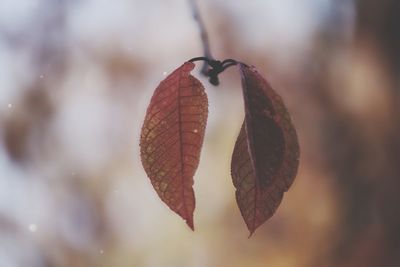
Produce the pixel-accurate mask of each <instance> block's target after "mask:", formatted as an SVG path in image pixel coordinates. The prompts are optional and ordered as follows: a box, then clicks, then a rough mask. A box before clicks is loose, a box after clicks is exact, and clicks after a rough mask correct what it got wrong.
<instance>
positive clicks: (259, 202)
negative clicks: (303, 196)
mask: <svg viewBox="0 0 400 267" xmlns="http://www.w3.org/2000/svg"><path fill="white" fill-rule="evenodd" d="M239 68H240V73H241V78H242V89H243V98H244V104H245V119H244V122H243V125H242V128H241V130H240V134H239V136H238V138H237V140H236V144H235V148H234V151H233V155H232V162H231V173H232V179H233V184H234V186H235V188H236V201H237V203H238V206H239V209H240V212H241V214H242V217H243V219H244V220H245V222H246V225H247V228H248V229H249V231H250V235H251V234H252V233H253V232H254V231H255V229H257V228H258V227H259V226H260V225H261V224H263V223H264V222H265V221H266V220H268V219H269V218H270V217H271V216H272V215H273V214H274V213H275V211H276V209H277V208H278V206H279V204H280V203H281V201H282V197H283V193H284V192H285V191H287V190H288V189H289V187H290V185H291V184H292V183H293V180H294V178H295V176H296V173H297V168H298V164H299V144H298V140H297V134H296V131H295V128H294V126H293V124H292V122H291V119H290V116H289V113H288V111H287V109H286V107H285V106H284V104H283V101H282V99H281V97H280V96H279V95H278V94H277V93H276V92H275V91H274V90H273V89H272V88H271V86H270V85H269V84H268V82H267V81H266V80H265V79H264V78H263V77H262V76H261V75H260V74H259V73H258V72H257V70H256V69H255V68H254V67H248V66H246V65H244V64H239Z"/></svg>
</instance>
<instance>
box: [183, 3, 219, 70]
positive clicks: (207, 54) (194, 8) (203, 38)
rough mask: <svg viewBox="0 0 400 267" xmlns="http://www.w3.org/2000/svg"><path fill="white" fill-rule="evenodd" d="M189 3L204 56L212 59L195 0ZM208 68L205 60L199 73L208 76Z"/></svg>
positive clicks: (204, 28) (205, 31)
mask: <svg viewBox="0 0 400 267" xmlns="http://www.w3.org/2000/svg"><path fill="white" fill-rule="evenodd" d="M189 4H190V8H191V10H192V13H193V17H194V19H195V21H196V22H197V25H198V27H199V29H200V37H201V42H202V44H203V52H204V57H206V58H208V59H209V60H214V57H213V56H212V55H211V50H210V42H209V39H208V34H207V30H206V27H205V26H204V23H203V20H202V18H201V16H200V12H199V7H198V6H197V3H196V0H189ZM209 69H210V65H209V64H208V62H207V61H204V64H203V67H202V68H201V73H203V74H204V75H205V76H208V70H209Z"/></svg>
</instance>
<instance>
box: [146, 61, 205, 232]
mask: <svg viewBox="0 0 400 267" xmlns="http://www.w3.org/2000/svg"><path fill="white" fill-rule="evenodd" d="M193 68H194V63H191V62H186V63H184V64H183V65H182V66H181V67H179V68H178V69H176V70H175V71H174V72H173V73H171V74H170V75H169V76H168V77H167V78H165V80H163V81H162V82H161V83H160V85H159V86H158V87H157V89H156V90H155V92H154V94H153V96H152V98H151V102H150V105H149V107H148V109H147V113H146V117H145V120H144V124H143V127H142V132H141V137H140V155H141V160H142V164H143V167H144V169H145V171H146V173H147V175H148V177H149V178H150V180H151V183H152V185H153V187H154V189H155V190H156V192H157V194H158V195H159V197H160V198H161V200H162V201H164V202H165V203H166V204H167V205H168V207H169V208H170V209H171V210H173V211H174V212H176V213H177V214H179V215H180V216H181V217H182V218H183V219H184V220H186V223H187V224H188V226H189V227H190V228H191V229H192V230H193V229H194V226H193V212H194V208H195V198H194V192H193V176H194V174H195V172H196V169H197V167H198V164H199V158H200V152H201V146H202V144H203V139H204V132H205V127H206V123H207V115H208V100H207V95H206V93H205V91H204V87H203V86H202V84H201V83H200V82H199V81H198V80H197V79H196V78H194V77H193V76H192V75H190V71H191V70H193Z"/></svg>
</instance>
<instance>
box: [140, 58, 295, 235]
mask: <svg viewBox="0 0 400 267" xmlns="http://www.w3.org/2000/svg"><path fill="white" fill-rule="evenodd" d="M235 64H236V63H235ZM237 65H238V66H239V71H240V74H241V79H242V89H243V97H244V107H245V118H244V122H243V125H242V127H241V130H240V133H239V136H238V138H237V140H236V144H235V147H234V150H233V155H232V162H231V174H232V181H233V184H234V186H235V188H236V201H237V204H238V206H239V209H240V212H241V214H242V216H243V219H244V220H245V222H246V225H247V228H248V229H249V231H250V234H252V233H253V232H254V231H255V229H256V228H257V227H259V226H260V225H261V224H263V223H264V222H265V221H266V220H268V219H269V218H270V217H271V216H272V215H273V214H274V212H275V211H276V209H277V207H278V206H279V204H280V202H281V200H282V197H283V193H284V192H285V191H287V190H288V189H289V187H290V185H291V184H292V182H293V180H294V178H295V176H296V172H297V168H298V162H299V145H298V141H297V135H296V131H295V128H294V127H293V124H292V123H291V120H290V116H289V113H288V111H287V109H286V108H285V106H284V104H283V102H282V99H281V97H280V96H279V95H278V94H277V93H276V92H275V91H274V90H273V89H272V88H271V86H270V85H269V84H268V82H267V81H266V80H265V79H264V78H263V77H262V76H261V75H260V74H259V73H258V72H257V71H256V69H255V68H254V67H249V66H247V65H246V64H243V63H237ZM194 66H195V64H194V63H193V62H186V63H184V64H183V65H182V66H181V67H179V68H178V69H176V70H175V71H174V72H173V73H171V74H170V75H169V76H168V77H167V78H165V79H164V80H163V81H162V82H161V83H160V85H159V86H158V87H157V88H156V90H155V92H154V94H153V96H152V98H151V102H150V105H149V107H148V109H147V113H146V117H145V120H144V124H143V127H142V132H141V137H140V152H141V159H142V164H143V167H144V169H145V171H146V173H147V175H148V177H149V178H150V180H151V183H152V185H153V187H154V189H155V190H156V192H157V194H158V195H159V197H160V198H161V200H162V201H164V202H165V203H166V204H167V205H168V206H169V207H170V209H172V210H173V211H174V212H176V213H177V214H179V215H180V216H181V217H182V218H183V219H185V220H186V223H187V224H188V226H189V227H190V228H191V229H194V225H193V212H194V208H195V197H194V192H193V187H192V186H193V176H194V174H195V172H196V169H197V167H198V164H199V159H200V151H201V147H202V144H203V139H204V132H205V128H206V123H207V115H208V100H207V95H206V93H205V90H204V87H203V85H202V84H201V83H200V81H199V80H197V79H196V78H194V77H193V76H192V75H190V72H191V71H192V70H193V68H194ZM219 72H222V70H221V71H219ZM217 74H218V73H217ZM211 78H213V79H214V80H215V78H216V77H211Z"/></svg>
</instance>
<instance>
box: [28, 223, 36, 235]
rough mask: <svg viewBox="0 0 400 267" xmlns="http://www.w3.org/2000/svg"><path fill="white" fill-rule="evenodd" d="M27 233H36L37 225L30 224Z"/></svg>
mask: <svg viewBox="0 0 400 267" xmlns="http://www.w3.org/2000/svg"><path fill="white" fill-rule="evenodd" d="M29 231H31V232H32V233H34V232H36V231H37V225H36V224H34V223H31V224H30V225H29Z"/></svg>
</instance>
